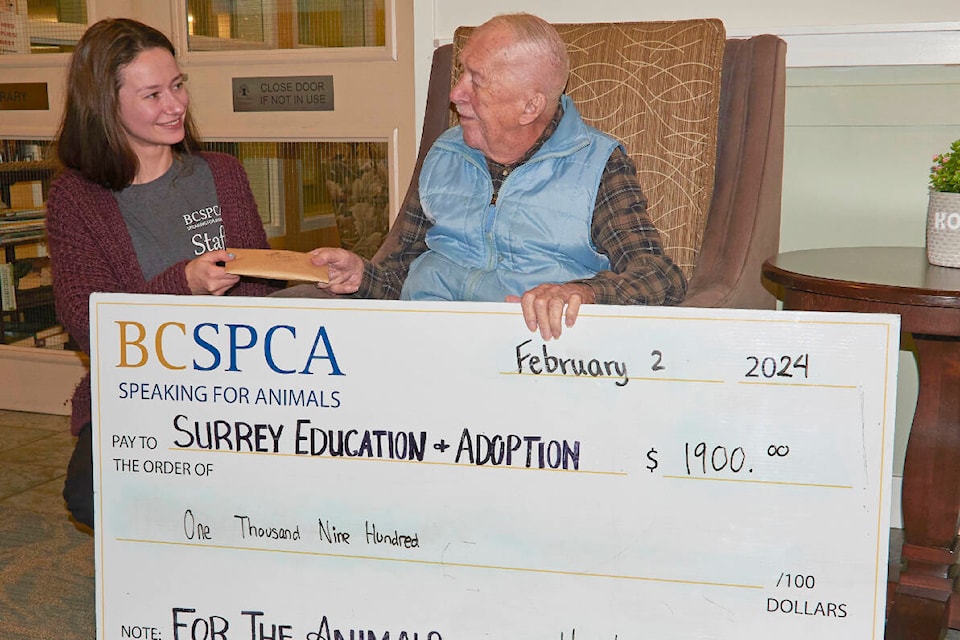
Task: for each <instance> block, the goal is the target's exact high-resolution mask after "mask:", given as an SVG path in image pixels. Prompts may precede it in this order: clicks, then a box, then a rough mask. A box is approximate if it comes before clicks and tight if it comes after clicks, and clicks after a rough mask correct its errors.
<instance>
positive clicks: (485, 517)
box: [90, 294, 899, 640]
mask: <svg viewBox="0 0 960 640" xmlns="http://www.w3.org/2000/svg"><path fill="white" fill-rule="evenodd" d="M90 304H91V344H92V349H93V356H92V359H91V368H92V376H93V401H94V420H95V426H96V429H95V441H94V458H95V465H96V471H97V482H96V485H97V486H96V492H97V493H96V499H97V504H96V506H97V528H96V548H97V606H98V620H97V623H98V637H100V638H110V639H114V638H151V639H152V638H162V639H163V640H266V639H268V638H269V639H276V640H279V639H287V640H292V639H296V640H340V639H343V640H347V639H349V640H374V639H376V640H398V639H404V640H443V639H446V640H451V639H463V638H493V639H503V640H506V639H508V638H509V639H515V638H523V639H525V640H527V639H530V640H533V639H541V638H542V639H544V640H548V639H549V640H560V639H566V640H575V639H576V638H580V639H590V638H609V639H614V638H617V639H620V640H625V639H637V640H639V639H647V638H658V639H661V640H671V639H676V640H680V639H686V638H693V637H696V638H718V639H721V638H722V639H729V640H734V639H736V640H743V639H754V638H755V639H758V640H759V639H761V638H763V639H766V638H774V637H775V638H778V639H779V640H783V639H791V638H796V639H804V640H806V639H808V638H810V637H817V638H819V639H820V640H828V639H837V640H840V639H843V640H846V639H848V638H875V639H878V640H879V638H881V637H882V635H883V620H884V604H885V592H886V563H887V544H888V526H889V524H888V523H889V508H890V506H889V503H890V490H891V468H892V462H891V454H892V442H893V419H894V398H895V392H894V388H895V387H894V385H895V380H896V366H897V364H896V363H897V350H898V338H899V319H898V318H897V317H896V316H882V315H867V314H861V315H856V314H815V313H794V312H773V311H770V312H765V311H734V310H715V309H710V310H699V309H675V308H650V309H646V308H638V307H601V306H588V307H585V308H584V309H583V312H582V314H581V317H580V319H579V320H578V322H577V324H576V326H575V327H573V328H571V329H569V330H566V331H565V332H564V334H563V336H562V337H561V338H560V339H559V340H556V341H550V342H546V343H545V342H543V341H542V340H541V339H540V338H539V336H538V335H537V334H532V333H530V332H528V331H527V330H526V328H525V327H524V326H523V323H522V319H521V317H520V313H519V306H518V305H509V304H479V303H477V304H468V303H435V304H429V303H401V302H377V301H353V300H350V301H321V300H298V299H253V298H246V299H230V298H207V297H189V296H183V297H173V296H131V295H116V294H98V295H95V296H93V297H92V298H91V303H90Z"/></svg>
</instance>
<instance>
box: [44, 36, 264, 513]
mask: <svg viewBox="0 0 960 640" xmlns="http://www.w3.org/2000/svg"><path fill="white" fill-rule="evenodd" d="M174 56H175V52H174V48H173V45H172V44H171V42H170V40H169V39H168V38H167V37H166V36H164V35H163V34H162V33H160V32H159V31H157V30H156V29H154V28H152V27H149V26H147V25H145V24H141V23H139V22H136V21H134V20H127V19H108V20H102V21H100V22H97V23H96V24H94V25H92V26H91V27H90V28H89V29H87V31H86V32H85V33H84V35H83V37H82V38H81V39H80V42H79V43H78V44H77V48H76V50H75V52H74V54H73V57H72V59H71V62H70V69H69V72H68V76H67V99H66V105H65V109H64V116H63V122H62V123H61V125H60V131H59V134H58V139H57V153H58V156H59V159H60V162H61V164H62V165H63V167H64V172H63V173H62V174H61V175H60V176H58V177H57V179H56V180H55V181H54V183H53V185H51V187H50V193H49V197H48V200H47V235H48V240H49V248H50V257H51V265H52V269H53V287H54V296H55V301H56V308H57V315H58V317H59V319H60V322H61V323H62V324H63V325H64V327H65V328H66V329H67V331H68V332H69V334H70V336H71V338H73V339H74V340H75V341H76V342H77V343H78V344H79V345H80V348H81V349H83V351H85V352H87V353H89V351H90V336H89V323H90V318H89V307H88V305H89V298H90V294H91V293H93V292H95V291H101V292H122V293H154V294H157V293H163V294H183V295H190V294H193V295H223V294H230V295H247V296H261V295H266V294H269V293H270V292H272V291H273V290H275V289H277V288H279V283H276V284H277V286H274V285H273V284H272V283H267V282H265V281H261V282H256V281H244V282H240V281H239V277H238V276H236V275H232V274H229V273H227V272H226V270H225V269H224V267H223V266H222V265H223V263H224V262H227V261H229V260H231V258H232V257H231V255H230V254H228V252H227V251H226V247H244V248H267V247H268V245H267V238H266V234H265V233H264V230H263V224H262V222H261V220H260V216H259V215H258V213H257V207H256V203H255V202H254V199H253V194H252V193H251V191H250V185H249V183H248V181H247V177H246V174H245V173H244V171H243V169H242V167H241V166H240V164H239V163H238V162H237V161H236V160H235V159H234V158H232V157H230V156H227V155H224V154H217V153H202V152H200V141H199V139H198V137H197V134H196V131H195V127H194V124H193V121H192V120H191V118H190V113H189V111H188V106H189V102H190V100H189V97H188V96H187V91H186V89H185V87H184V80H185V78H184V76H183V74H182V73H181V72H180V69H179V67H178V66H177V62H176V59H175V58H174ZM70 427H71V431H72V432H73V434H74V435H78V436H79V438H78V440H77V445H76V448H75V449H74V452H73V456H72V458H71V460H70V465H69V467H68V469H67V479H66V482H65V484H64V491H63V495H64V498H65V499H66V501H67V508H68V509H69V510H70V512H71V513H72V514H73V515H74V517H75V518H76V519H77V521H78V522H81V523H83V524H85V525H88V526H90V527H92V526H93V473H92V465H93V461H92V451H91V433H90V432H91V417H90V380H89V376H88V377H87V378H85V379H84V380H83V381H82V382H81V383H80V384H79V385H78V386H77V389H76V391H75V392H74V395H73V411H72V416H71V424H70Z"/></svg>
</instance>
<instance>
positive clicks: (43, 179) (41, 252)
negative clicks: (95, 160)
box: [0, 141, 69, 349]
mask: <svg viewBox="0 0 960 640" xmlns="http://www.w3.org/2000/svg"><path fill="white" fill-rule="evenodd" d="M11 142H15V143H16V142H17V141H4V143H3V144H4V150H5V151H7V153H6V154H4V155H5V157H6V158H8V159H9V160H8V161H5V162H0V344H3V345H10V346H19V347H47V348H59V349H63V348H65V346H66V343H67V341H68V340H69V336H67V334H66V333H64V331H63V329H62V327H60V326H59V325H58V324H57V320H56V312H55V310H54V305H53V286H52V278H51V274H50V260H49V258H47V256H46V244H45V241H44V236H45V225H44V218H45V213H46V210H45V206H44V205H45V201H46V192H47V189H48V188H49V186H50V178H51V177H52V176H53V174H54V173H55V171H56V168H57V165H56V163H55V162H54V161H52V160H45V159H41V158H39V157H33V158H31V157H30V155H31V154H19V153H11V152H10V150H11V148H14V149H16V148H31V147H32V148H35V149H36V148H39V146H38V144H34V143H31V142H30V141H21V142H20V143H19V144H17V145H16V146H14V147H11V144H10V143H11ZM41 144H45V143H41ZM22 157H27V158H28V159H25V160H21V159H20V158H22Z"/></svg>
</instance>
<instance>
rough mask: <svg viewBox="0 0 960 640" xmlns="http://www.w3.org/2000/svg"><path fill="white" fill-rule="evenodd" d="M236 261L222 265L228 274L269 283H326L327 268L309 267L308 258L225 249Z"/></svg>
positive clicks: (296, 254) (289, 253)
mask: <svg viewBox="0 0 960 640" xmlns="http://www.w3.org/2000/svg"><path fill="white" fill-rule="evenodd" d="M227 251H229V252H230V253H232V254H233V255H234V256H235V257H234V259H233V260H230V261H228V262H226V263H225V264H224V267H225V268H226V270H227V273H235V274H237V275H238V276H254V277H257V278H270V279H271V280H301V281H304V282H328V281H329V276H328V275H327V268H326V267H315V266H314V265H312V264H311V263H310V254H307V253H301V252H299V251H282V250H280V249H227Z"/></svg>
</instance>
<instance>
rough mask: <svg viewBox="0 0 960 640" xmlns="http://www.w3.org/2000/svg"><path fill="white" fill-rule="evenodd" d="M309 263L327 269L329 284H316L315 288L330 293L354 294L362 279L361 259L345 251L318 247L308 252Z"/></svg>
mask: <svg viewBox="0 0 960 640" xmlns="http://www.w3.org/2000/svg"><path fill="white" fill-rule="evenodd" d="M310 255H311V256H312V257H311V258H310V262H311V263H313V265H314V266H317V267H323V266H326V267H327V275H328V276H329V278H330V281H329V282H318V283H317V287H318V288H320V289H327V290H328V291H330V293H356V292H357V289H359V288H360V281H361V280H362V279H363V258H361V257H360V256H358V255H357V254H355V253H352V252H350V251H347V250H346V249H339V248H335V247H320V248H319V249H314V250H313V251H311V252H310Z"/></svg>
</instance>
